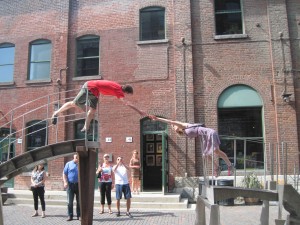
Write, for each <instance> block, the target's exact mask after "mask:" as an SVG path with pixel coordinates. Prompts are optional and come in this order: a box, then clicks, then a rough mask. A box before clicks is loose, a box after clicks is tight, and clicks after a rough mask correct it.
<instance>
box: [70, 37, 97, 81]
mask: <svg viewBox="0 0 300 225" xmlns="http://www.w3.org/2000/svg"><path fill="white" fill-rule="evenodd" d="M88 39H90V40H94V39H98V55H97V56H96V55H95V56H87V57H85V56H83V57H78V44H79V43H78V42H79V41H83V40H88ZM75 51H76V52H75V55H76V63H75V71H76V72H75V78H82V77H89V76H92V77H93V76H99V75H100V36H98V35H93V34H90V35H84V36H80V37H78V38H76V50H75ZM88 59H98V69H97V74H93V75H82V73H81V75H79V73H78V60H88ZM81 71H82V70H81Z"/></svg>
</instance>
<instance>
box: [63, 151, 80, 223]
mask: <svg viewBox="0 0 300 225" xmlns="http://www.w3.org/2000/svg"><path fill="white" fill-rule="evenodd" d="M63 181H64V188H65V189H67V197H68V219H67V221H71V220H73V201H74V195H76V213H77V219H78V220H80V204H79V187H78V155H77V154H75V155H74V156H73V160H72V161H69V162H67V164H66V165H65V168H64V171H63Z"/></svg>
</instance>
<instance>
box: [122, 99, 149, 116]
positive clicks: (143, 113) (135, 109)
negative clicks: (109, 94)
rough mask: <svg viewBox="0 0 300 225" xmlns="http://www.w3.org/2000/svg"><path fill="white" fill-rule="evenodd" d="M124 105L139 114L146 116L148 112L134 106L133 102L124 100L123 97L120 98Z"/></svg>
mask: <svg viewBox="0 0 300 225" xmlns="http://www.w3.org/2000/svg"><path fill="white" fill-rule="evenodd" d="M120 100H121V101H122V103H123V104H124V105H127V106H128V107H129V108H132V109H133V110H134V111H136V112H138V113H139V114H140V115H141V116H148V114H147V113H146V112H144V111H142V110H140V109H138V108H136V107H135V106H134V105H133V104H131V103H130V102H128V101H125V100H124V99H123V98H120Z"/></svg>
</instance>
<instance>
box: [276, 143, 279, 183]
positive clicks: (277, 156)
mask: <svg viewBox="0 0 300 225" xmlns="http://www.w3.org/2000/svg"><path fill="white" fill-rule="evenodd" d="M278 174H279V146H278V143H276V182H277V183H278Z"/></svg>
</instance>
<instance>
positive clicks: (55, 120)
mask: <svg viewBox="0 0 300 225" xmlns="http://www.w3.org/2000/svg"><path fill="white" fill-rule="evenodd" d="M52 124H53V125H56V124H57V115H54V116H53V117H52Z"/></svg>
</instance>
